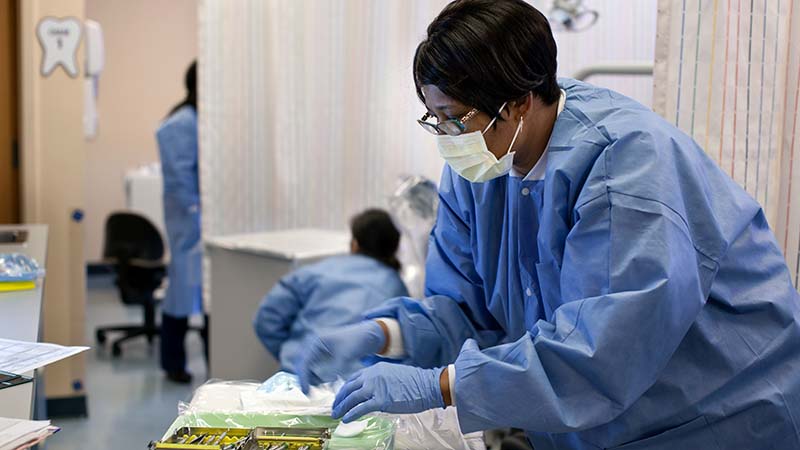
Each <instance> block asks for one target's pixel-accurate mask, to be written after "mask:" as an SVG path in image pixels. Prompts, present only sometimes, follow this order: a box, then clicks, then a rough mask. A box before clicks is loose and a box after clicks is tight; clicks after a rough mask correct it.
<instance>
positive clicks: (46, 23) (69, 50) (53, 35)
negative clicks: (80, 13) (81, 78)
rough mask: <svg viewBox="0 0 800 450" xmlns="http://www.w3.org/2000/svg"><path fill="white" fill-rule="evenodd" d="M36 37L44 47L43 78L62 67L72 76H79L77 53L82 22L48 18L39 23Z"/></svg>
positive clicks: (70, 18) (70, 19)
mask: <svg viewBox="0 0 800 450" xmlns="http://www.w3.org/2000/svg"><path fill="white" fill-rule="evenodd" d="M36 35H37V36H38V37H39V43H40V44H41V45H42V76H45V77H47V76H50V74H51V73H53V71H54V70H55V69H56V67H58V66H61V67H63V68H64V70H65V71H66V72H67V74H69V76H71V77H72V78H75V77H77V76H78V61H77V57H76V53H77V51H78V44H80V42H81V22H80V21H79V20H78V19H75V18H72V17H69V18H65V19H55V18H53V17H47V18H44V19H42V20H41V21H40V22H39V25H38V26H37V27H36Z"/></svg>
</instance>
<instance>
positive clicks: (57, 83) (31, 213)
mask: <svg viewBox="0 0 800 450" xmlns="http://www.w3.org/2000/svg"><path fill="white" fill-rule="evenodd" d="M19 5H20V15H19V17H20V21H19V31H20V34H19V40H20V82H21V84H20V100H21V101H20V120H21V122H20V125H21V127H20V137H21V142H20V144H21V159H22V160H21V163H22V173H21V176H22V187H23V194H24V195H23V198H22V200H23V205H22V214H23V220H24V221H25V222H26V223H41V224H46V225H48V227H49V242H48V257H47V278H46V284H45V297H44V304H43V315H44V317H43V326H44V332H43V336H42V338H43V340H45V341H47V342H54V343H57V344H62V345H81V344H83V343H84V340H85V335H84V311H85V306H86V298H85V295H86V277H85V270H84V268H83V228H82V224H81V223H80V220H74V219H73V217H74V216H73V213H74V211H76V210H80V209H82V208H83V207H84V204H85V200H84V199H85V196H84V188H85V160H84V158H85V142H84V139H83V126H82V120H81V119H82V113H83V80H82V78H81V75H79V76H78V77H77V78H70V77H69V76H68V75H67V74H66V72H65V71H64V70H62V69H61V68H58V69H57V70H56V71H54V72H53V73H52V74H51V75H50V76H49V77H47V78H43V77H42V76H41V75H40V74H39V69H40V67H41V60H42V49H41V47H40V45H39V42H38V39H37V37H36V25H37V24H38V23H39V21H40V20H41V19H42V18H43V17H47V16H50V17H74V18H76V19H78V20H81V21H82V20H83V18H84V2H83V0H25V1H20V2H19ZM77 57H78V59H77V60H78V61H83V46H82V45H81V47H80V49H79V50H78V56H77ZM81 72H82V70H81ZM84 375H85V362H84V356H77V357H73V358H70V359H68V360H66V361H62V362H59V363H56V364H53V365H51V366H48V367H47V369H46V371H45V389H46V395H47V398H48V399H49V400H50V399H71V398H78V399H84V400H85V397H84V396H83V394H84V391H83V378H84Z"/></svg>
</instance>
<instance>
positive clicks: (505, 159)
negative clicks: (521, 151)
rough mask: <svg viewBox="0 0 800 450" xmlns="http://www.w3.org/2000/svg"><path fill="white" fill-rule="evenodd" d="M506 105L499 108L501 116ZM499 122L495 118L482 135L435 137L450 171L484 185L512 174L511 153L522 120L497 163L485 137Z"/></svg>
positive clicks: (479, 132) (512, 162)
mask: <svg viewBox="0 0 800 450" xmlns="http://www.w3.org/2000/svg"><path fill="white" fill-rule="evenodd" d="M505 106H506V104H505V103H503V106H501V107H500V111H499V112H498V115H499V114H500V112H502V111H503V108H505ZM496 119H497V117H495V118H494V119H492V121H491V122H489V125H487V126H486V128H485V129H484V130H483V131H482V132H481V131H474V132H472V133H466V134H460V135H458V136H450V135H447V134H441V135H439V136H436V143H437V145H438V147H439V154H440V155H442V158H444V160H445V161H446V162H447V164H449V165H450V167H451V168H452V169H453V170H455V171H456V173H458V174H459V175H461V176H462V177H463V178H464V179H466V180H468V181H471V182H473V183H483V182H486V181H489V180H493V179H495V178H497V177H500V176H503V175H505V174H507V173H508V172H510V171H511V167H512V165H513V164H514V152H512V151H511V149H512V148H513V147H514V142H516V140H517V136H519V132H520V131H521V130H522V117H520V118H519V125H517V131H516V132H515V133H514V138H513V139H511V144H509V146H508V150H506V152H505V154H504V155H503V156H502V157H501V158H500V159H497V157H496V156H494V154H493V153H492V152H490V151H489V148H488V147H487V146H486V140H485V139H484V137H483V135H484V133H486V131H488V130H489V128H490V127H491V126H492V125H493V124H494V121H495V120H496Z"/></svg>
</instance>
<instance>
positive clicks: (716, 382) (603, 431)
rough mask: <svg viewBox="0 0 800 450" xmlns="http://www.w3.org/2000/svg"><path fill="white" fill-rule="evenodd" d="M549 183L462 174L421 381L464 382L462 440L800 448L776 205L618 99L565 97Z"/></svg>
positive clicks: (408, 339) (439, 262)
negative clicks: (428, 376)
mask: <svg viewBox="0 0 800 450" xmlns="http://www.w3.org/2000/svg"><path fill="white" fill-rule="evenodd" d="M559 84H560V85H561V87H562V88H563V89H564V90H565V91H566V105H565V109H564V111H563V112H562V113H561V114H560V115H559V117H558V119H557V121H556V123H555V127H554V130H553V133H552V137H551V141H550V145H549V149H548V152H547V154H546V158H547V162H546V164H547V165H546V170H545V176H544V179H543V180H538V181H523V180H522V179H520V178H515V177H511V176H503V177H500V178H498V179H495V180H492V181H490V182H487V183H483V184H471V183H469V182H468V181H466V180H464V179H462V178H460V177H459V176H458V175H457V174H456V173H455V172H453V171H452V170H451V169H449V168H448V167H445V169H444V173H443V175H442V181H441V186H440V198H441V204H440V207H439V216H438V221H437V224H436V227H435V229H434V230H433V232H432V235H431V241H430V250H429V255H428V261H427V283H426V295H427V296H428V297H427V298H425V299H424V300H422V301H417V300H412V299H408V298H401V299H395V300H392V302H390V303H389V304H387V305H386V306H384V307H381V308H379V309H377V310H375V311H372V312H370V313H369V314H368V315H367V316H368V317H382V316H383V317H395V318H397V319H398V320H399V322H400V327H401V331H402V335H403V339H404V346H405V350H406V353H407V359H406V360H405V361H404V362H406V363H409V364H416V365H420V366H423V367H433V366H441V365H444V364H448V363H453V362H454V363H455V367H456V380H455V394H456V406H457V407H458V416H459V421H460V424H461V428H462V430H463V431H464V432H472V431H476V430H483V429H491V428H499V427H516V428H522V429H525V430H526V431H527V433H528V436H529V438H530V439H531V442H532V443H533V445H534V447H535V448H536V450H549V449H606V448H613V449H625V450H639V449H648V450H678V449H693V450H694V449H697V450H729V449H743V450H755V449H758V450H766V449H775V450H784V449H798V448H800V431H799V430H800V428H798V423H797V422H795V421H796V420H800V326H799V324H798V317H800V296H798V293H797V291H795V290H794V288H793V287H792V285H791V280H790V275H789V272H788V269H787V267H786V264H785V262H784V258H783V255H782V254H781V251H780V250H779V249H778V245H777V244H776V241H775V238H774V236H773V234H772V232H771V231H770V229H769V227H768V225H767V222H766V220H765V218H764V215H763V213H762V211H761V208H760V207H759V205H758V204H757V203H756V202H755V201H754V200H753V199H752V198H751V197H750V196H749V195H747V193H745V192H744V191H743V190H742V189H741V188H740V187H739V186H738V185H737V184H736V183H735V182H734V181H733V180H731V179H730V178H729V177H728V176H727V175H726V174H724V173H723V172H722V171H721V170H720V169H719V168H718V167H717V165H716V164H715V163H714V161H712V160H711V159H709V158H708V157H707V156H706V155H705V153H704V152H703V151H702V149H700V148H699V147H698V146H697V144H696V143H695V142H694V141H692V139H690V138H689V137H688V136H686V135H685V134H684V133H682V132H680V131H679V130H677V129H676V128H675V127H673V126H672V125H670V124H669V123H667V122H666V121H664V120H663V119H662V118H660V117H659V116H658V115H656V114H655V113H653V112H652V111H650V110H649V109H647V108H645V107H643V106H642V105H640V104H638V103H636V102H634V101H633V100H630V99H628V98H626V97H624V96H622V95H620V94H617V93H615V92H612V91H610V90H606V89H601V88H597V87H594V86H591V85H588V84H584V83H580V82H577V81H574V80H568V79H562V80H560V82H559Z"/></svg>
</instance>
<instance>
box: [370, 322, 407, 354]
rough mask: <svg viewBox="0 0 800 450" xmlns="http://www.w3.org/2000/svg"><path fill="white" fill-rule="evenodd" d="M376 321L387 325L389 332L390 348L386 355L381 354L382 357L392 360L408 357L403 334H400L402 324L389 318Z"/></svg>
mask: <svg viewBox="0 0 800 450" xmlns="http://www.w3.org/2000/svg"><path fill="white" fill-rule="evenodd" d="M375 320H377V321H378V322H381V323H382V324H384V325H386V328H387V329H388V330H389V348H388V349H386V351H385V352H384V353H380V356H382V357H384V358H390V359H399V358H402V357H404V356H406V351H405V347H404V346H403V333H402V332H400V322H398V321H397V319H392V318H388V317H382V318H379V319H375Z"/></svg>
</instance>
